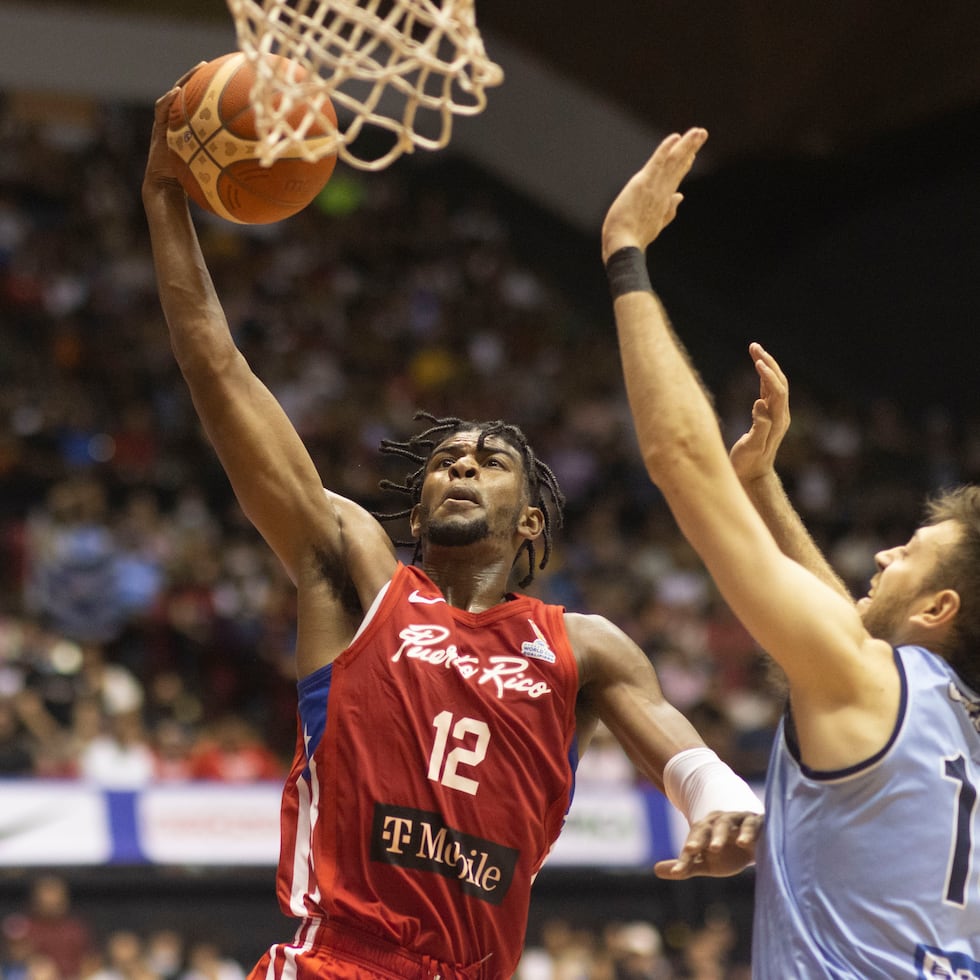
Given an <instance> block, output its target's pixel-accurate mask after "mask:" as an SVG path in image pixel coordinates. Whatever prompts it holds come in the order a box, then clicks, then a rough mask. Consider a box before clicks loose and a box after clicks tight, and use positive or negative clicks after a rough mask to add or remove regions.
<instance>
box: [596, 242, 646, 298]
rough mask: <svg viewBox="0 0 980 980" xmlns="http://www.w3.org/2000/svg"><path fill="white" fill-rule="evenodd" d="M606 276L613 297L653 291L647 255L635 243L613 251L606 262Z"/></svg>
mask: <svg viewBox="0 0 980 980" xmlns="http://www.w3.org/2000/svg"><path fill="white" fill-rule="evenodd" d="M606 277H607V278H608V279H609V292H610V293H612V298H613V299H618V298H619V297H620V296H625V295H626V294H627V293H652V292H653V286H652V285H650V273H649V272H648V271H647V257H646V255H645V254H644V253H643V252H642V251H641V250H640V249H638V248H637V247H636V246H635V245H627V246H626V247H625V248H621V249H619V250H618V251H615V252H613V254H612V255H610V256H609V261H608V262H606Z"/></svg>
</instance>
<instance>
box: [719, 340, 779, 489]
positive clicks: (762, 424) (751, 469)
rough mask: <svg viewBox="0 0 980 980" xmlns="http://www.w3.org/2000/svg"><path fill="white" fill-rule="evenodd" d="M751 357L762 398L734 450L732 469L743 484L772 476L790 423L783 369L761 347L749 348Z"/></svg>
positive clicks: (759, 345)
mask: <svg viewBox="0 0 980 980" xmlns="http://www.w3.org/2000/svg"><path fill="white" fill-rule="evenodd" d="M749 354H750V355H751V357H752V361H753V363H754V364H755V370H756V373H757V374H758V375H759V397H758V398H757V399H756V401H755V404H753V406H752V427H751V428H750V429H749V431H748V432H746V433H745V435H743V436H742V437H741V438H740V439H739V440H738V441H737V442H736V443H735V445H734V446H732V449H731V460H732V466H734V467H735V472H736V473H737V474H738V478H739V480H741V481H742V483H743V484H746V483H750V482H752V481H753V480H757V479H759V478H761V477H763V476H766V475H767V474H768V473H770V472H772V470H773V468H774V467H775V461H776V453H777V452H778V451H779V447H780V445H781V444H782V441H783V437H784V436H785V435H786V432H787V430H788V429H789V423H790V415H789V382H788V381H787V380H786V375H785V374H783V371H782V368H780V366H779V364H778V363H777V361H776V359H775V358H774V357H773V356H772V354H770V353H769V352H768V351H767V350H765V349H764V348H763V347H762V345H761V344H755V343H754V344H750V345H749Z"/></svg>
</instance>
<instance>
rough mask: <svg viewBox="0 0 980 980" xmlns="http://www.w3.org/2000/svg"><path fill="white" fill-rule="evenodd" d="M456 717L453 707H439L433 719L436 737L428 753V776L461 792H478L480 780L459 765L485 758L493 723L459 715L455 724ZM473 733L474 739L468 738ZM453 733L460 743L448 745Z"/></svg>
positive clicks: (472, 763)
mask: <svg viewBox="0 0 980 980" xmlns="http://www.w3.org/2000/svg"><path fill="white" fill-rule="evenodd" d="M453 720H454V719H453V715H452V712H450V711H440V712H439V714H437V715H436V716H435V718H433V719H432V727H433V728H435V730H436V737H435V741H434V742H433V745H432V751H431V752H430V753H429V779H431V780H432V781H433V782H434V783H441V784H442V785H443V786H448V787H449V788H450V789H456V790H459V791H460V792H461V793H469V794H470V795H471V796H476V791H477V790H478V789H479V788H480V784H479V782H478V781H477V780H475V779H471V778H470V777H469V776H464V775H462V774H461V773H460V772H459V768H460V766H466V767H469V768H474V767H476V766H478V765H479V764H480V763H481V762H482V761H483V760H484V758H485V757H486V754H487V746H488V745H489V744H490V727H489V726H488V725H487V723H486V722H485V721H477V719H476V718H460V719H459V720H458V721H456V723H455V725H454V724H453ZM474 735H475V736H476V740H475V741H473V740H472V739H471V738H469V736H474ZM450 736H451V737H452V739H453V741H454V742H456V743H460V744H456V745H454V746H453V747H452V748H449V739H450ZM447 748H449V752H448V754H447V752H446V749H447Z"/></svg>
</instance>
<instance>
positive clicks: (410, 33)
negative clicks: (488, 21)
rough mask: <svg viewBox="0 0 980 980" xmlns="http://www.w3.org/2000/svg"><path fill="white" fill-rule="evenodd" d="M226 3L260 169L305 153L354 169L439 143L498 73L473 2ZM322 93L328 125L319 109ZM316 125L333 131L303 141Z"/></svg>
mask: <svg viewBox="0 0 980 980" xmlns="http://www.w3.org/2000/svg"><path fill="white" fill-rule="evenodd" d="M227 3H228V7H229V9H230V11H231V14H232V17H233V18H234V21H235V30H236V33H237V36H238V46H239V48H240V49H241V51H242V53H243V54H244V55H245V57H246V58H247V59H248V61H249V62H250V63H251V64H252V66H253V67H254V69H255V73H256V76H257V77H256V82H255V86H254V88H253V90H252V101H253V103H254V107H255V125H256V129H257V130H258V134H259V137H260V140H261V145H260V151H259V152H260V160H261V162H262V164H264V165H266V166H268V165H270V164H271V163H272V162H273V161H274V160H276V159H277V158H278V157H280V156H282V155H283V154H286V153H289V154H290V155H301V156H303V157H304V158H305V159H308V160H311V161H315V160H318V159H320V158H322V157H324V156H326V155H327V154H330V153H336V154H337V155H338V157H339V158H340V159H342V160H344V161H345V162H347V163H348V164H351V165H352V166H355V167H358V168H359V169H362V170H381V169H382V168H383V167H386V166H388V165H389V164H390V163H391V162H392V161H393V160H395V159H396V158H397V157H399V156H401V154H402V153H410V152H412V151H413V150H414V149H415V148H416V147H421V148H423V149H429V150H436V149H440V148H441V147H444V146H445V145H446V144H447V143H448V142H449V139H450V136H451V134H452V123H453V116H454V115H464V116H472V115H476V114H477V113H480V112H482V111H483V109H484V108H485V106H486V95H485V92H484V89H485V88H488V87H491V86H494V85H499V84H500V82H501V81H503V72H502V71H501V69H500V67H499V66H498V65H496V64H494V63H493V62H492V61H490V60H489V59H488V58H487V56H486V53H485V52H484V48H483V40H482V38H481V36H480V32H479V31H478V30H477V27H476V20H475V15H474V7H473V4H474V0H227ZM267 54H277V55H282V56H284V57H286V58H289V59H290V60H291V61H293V62H295V63H297V64H299V65H301V66H302V67H303V68H304V69H305V70H306V71H305V74H304V73H303V72H298V71H295V70H293V71H287V72H286V73H285V74H283V73H281V72H275V71H273V69H272V67H271V66H270V63H269V59H265V58H264V57H263V56H264V55H267ZM328 100H329V102H330V103H332V105H333V108H334V109H335V111H336V115H337V120H338V121H337V124H336V125H334V123H333V119H332V117H331V115H330V114H329V113H328V112H326V111H324V107H325V106H326V105H327V103H328ZM298 107H299V108H302V110H303V112H302V113H300V112H298V111H297V108H298ZM317 130H319V131H320V132H327V133H334V132H335V133H336V139H335V140H334V141H329V140H328V141H326V142H322V141H319V142H317V143H314V144H312V145H307V143H306V142H305V140H306V134H307V133H310V132H316V131H317ZM359 138H360V139H359ZM355 141H358V142H357V145H356V146H354V145H353V144H354V143H355ZM365 147H366V149H365Z"/></svg>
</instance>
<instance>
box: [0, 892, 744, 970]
mask: <svg viewBox="0 0 980 980" xmlns="http://www.w3.org/2000/svg"><path fill="white" fill-rule="evenodd" d="M216 927H217V928H218V929H219V931H220V924H219V923H218V922H217V920H216V919H215V917H209V918H208V922H207V923H202V930H206V929H208V928H210V929H212V930H213V929H215V928H216ZM736 945H737V936H736V931H735V927H734V925H733V923H732V921H731V919H730V917H729V914H728V911H727V910H726V909H725V908H723V907H721V906H716V907H712V908H710V909H708V910H707V913H706V915H705V916H704V920H703V923H702V924H699V925H698V927H697V928H691V927H689V926H682V925H675V926H672V927H671V928H670V929H669V930H665V931H661V930H660V929H658V928H657V926H655V925H653V924H652V923H650V922H647V921H644V920H640V919H637V920H635V921H611V922H604V923H601V924H600V923H598V922H597V924H596V925H595V926H593V927H590V928H580V927H576V926H573V925H572V924H571V923H570V922H568V921H566V920H565V919H562V918H558V917H554V918H549V919H548V920H547V921H545V922H544V924H543V926H542V928H541V930H540V937H538V938H536V939H535V940H534V941H532V942H531V943H529V945H528V947H527V949H526V950H525V953H524V956H523V959H522V961H521V964H520V967H519V970H518V973H517V974H516V976H515V978H514V980H747V978H748V972H747V969H746V968H745V965H744V963H742V964H740V965H736V966H733V965H732V960H731V954H732V952H733V950H734V949H735V948H736ZM256 955H257V954H256ZM251 966H252V964H251V962H248V963H244V964H243V963H242V962H239V961H238V959H236V957H235V955H234V954H233V953H231V952H230V951H229V950H228V949H227V948H226V947H225V946H224V945H223V944H222V941H221V940H220V939H217V938H215V936H214V935H206V934H205V932H203V931H202V932H201V933H199V934H198V935H196V936H193V937H191V936H188V935H187V933H186V932H185V931H184V930H182V929H177V928H170V927H167V928H150V929H146V930H144V929H140V928H134V927H132V926H130V925H116V926H113V927H110V928H109V929H108V930H100V929H99V928H97V927H96V925H95V924H94V923H93V922H92V921H91V920H90V919H89V917H87V916H86V914H85V912H84V911H82V910H80V909H79V908H78V907H77V906H76V903H75V902H74V898H73V895H72V893H71V889H70V887H69V885H68V883H67V881H66V879H65V878H63V877H61V876H59V875H57V874H51V873H46V874H42V875H40V876H38V877H37V878H35V879H34V880H33V882H32V883H31V885H30V888H29V891H28V893H27V895H26V897H25V900H24V903H23V907H22V908H21V909H19V910H17V911H14V912H9V913H7V914H6V915H3V916H2V917H0V977H2V978H3V980H245V976H246V973H247V971H248V970H249V969H250V968H251Z"/></svg>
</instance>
